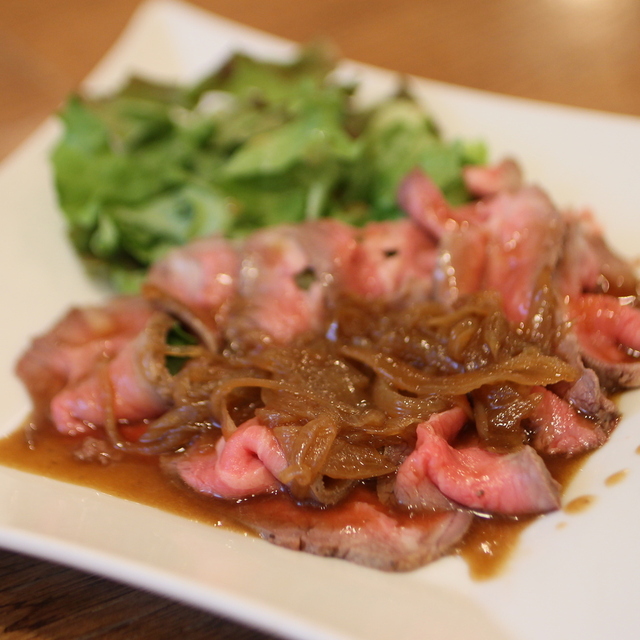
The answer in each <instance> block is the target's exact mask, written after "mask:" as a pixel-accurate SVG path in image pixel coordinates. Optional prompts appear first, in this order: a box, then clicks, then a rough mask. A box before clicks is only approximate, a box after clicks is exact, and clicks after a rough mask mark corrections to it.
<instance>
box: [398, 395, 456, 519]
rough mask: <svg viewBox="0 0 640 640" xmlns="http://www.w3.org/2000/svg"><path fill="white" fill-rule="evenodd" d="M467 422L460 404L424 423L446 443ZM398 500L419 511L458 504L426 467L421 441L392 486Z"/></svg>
mask: <svg viewBox="0 0 640 640" xmlns="http://www.w3.org/2000/svg"><path fill="white" fill-rule="evenodd" d="M466 421H467V414H466V413H465V412H464V411H463V410H462V409H461V408H459V407H455V408H453V409H450V410H448V411H444V412H442V413H437V414H434V415H433V416H431V418H429V420H428V421H427V422H426V423H425V424H426V425H428V428H429V429H431V430H432V431H433V432H434V433H436V434H437V435H438V436H439V437H441V438H443V439H444V440H446V441H447V442H450V441H451V440H453V438H455V436H456V435H457V433H458V432H459V431H460V429H462V427H463V426H464V423H465V422H466ZM393 492H394V496H395V499H396V500H397V502H398V503H399V504H401V505H403V506H405V507H409V508H411V509H418V510H421V511H422V510H433V511H447V510H451V509H454V508H455V506H454V504H453V502H451V500H449V499H448V498H447V497H446V496H445V495H444V494H443V493H442V491H440V489H439V488H438V487H437V486H436V484H435V483H434V482H433V481H432V480H431V478H430V477H429V475H428V474H426V473H425V470H424V452H423V450H421V448H420V435H419V434H418V444H417V445H416V448H415V449H414V451H413V452H411V453H410V454H409V455H408V456H407V457H406V458H405V459H404V461H403V462H402V464H401V465H400V466H399V468H398V472H397V474H396V478H395V484H394V488H393Z"/></svg>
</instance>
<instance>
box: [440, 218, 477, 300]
mask: <svg viewBox="0 0 640 640" xmlns="http://www.w3.org/2000/svg"><path fill="white" fill-rule="evenodd" d="M487 242H488V237H487V232H486V230H485V228H484V227H482V226H479V225H467V226H466V227H463V228H456V229H454V230H452V231H447V232H445V233H444V234H443V236H442V238H441V241H440V245H439V248H438V257H437V260H436V264H435V268H434V271H433V295H434V297H435V299H436V300H438V301H439V302H442V303H443V304H445V305H449V306H450V305H452V304H454V303H455V302H456V301H457V300H458V299H459V298H460V297H461V296H465V295H467V294H470V293H474V292H476V291H479V290H480V289H481V288H482V281H483V278H484V270H485V265H486V259H487Z"/></svg>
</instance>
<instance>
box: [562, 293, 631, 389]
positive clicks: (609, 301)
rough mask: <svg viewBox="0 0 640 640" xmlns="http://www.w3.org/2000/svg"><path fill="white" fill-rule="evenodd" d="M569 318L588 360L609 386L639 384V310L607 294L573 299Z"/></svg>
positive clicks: (580, 347)
mask: <svg viewBox="0 0 640 640" xmlns="http://www.w3.org/2000/svg"><path fill="white" fill-rule="evenodd" d="M568 314H569V320H570V322H571V324H572V326H573V328H574V333H575V335H576V337H577V340H578V344H579V349H580V353H581V355H582V358H583V360H584V362H585V364H586V365H587V366H588V367H591V368H592V369H593V370H594V371H595V372H596V373H597V375H598V378H599V379H600V382H601V384H602V385H603V386H604V387H606V388H608V389H613V390H616V389H625V388H635V387H638V386H640V359H639V356H640V310H639V309H637V308H636V307H634V306H632V305H629V304H623V303H622V302H621V300H620V299H619V298H616V297H614V296H609V295H604V294H585V295H583V296H580V297H579V298H578V299H577V300H574V301H572V302H571V304H570V307H569V312H568Z"/></svg>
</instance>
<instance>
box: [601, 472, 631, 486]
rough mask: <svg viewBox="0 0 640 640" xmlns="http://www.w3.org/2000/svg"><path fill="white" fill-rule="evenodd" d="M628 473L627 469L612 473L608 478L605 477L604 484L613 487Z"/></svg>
mask: <svg viewBox="0 0 640 640" xmlns="http://www.w3.org/2000/svg"><path fill="white" fill-rule="evenodd" d="M628 473H629V469H620V471H616V473H612V474H611V475H610V476H609V477H607V478H606V479H605V481H604V483H605V484H606V485H607V487H613V486H614V485H616V484H618V483H620V482H622V481H623V480H624V479H625V478H626V477H627V474H628Z"/></svg>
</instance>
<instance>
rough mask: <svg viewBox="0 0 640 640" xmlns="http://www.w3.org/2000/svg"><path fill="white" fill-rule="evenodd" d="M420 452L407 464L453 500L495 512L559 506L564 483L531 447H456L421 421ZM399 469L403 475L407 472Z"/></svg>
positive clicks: (419, 478)
mask: <svg viewBox="0 0 640 640" xmlns="http://www.w3.org/2000/svg"><path fill="white" fill-rule="evenodd" d="M417 436H418V439H417V443H416V448H415V451H414V452H413V453H412V454H411V456H409V457H408V458H407V460H405V462H404V463H403V465H402V466H404V465H405V464H408V462H407V461H410V464H411V465H412V466H413V467H414V469H413V473H412V477H413V478H414V480H415V481H417V482H421V481H422V478H427V479H428V480H429V481H431V482H432V483H433V484H434V485H435V486H436V487H437V488H438V489H439V490H440V491H441V492H442V494H443V495H444V496H445V497H446V498H448V499H449V500H451V501H453V502H454V503H457V504H458V505H461V506H463V507H466V508H469V509H474V510H478V511H484V512H487V513H492V514H503V515H525V514H537V513H545V512H548V511H552V510H554V509H558V508H559V506H560V487H559V485H558V483H556V482H555V481H554V480H553V478H552V477H551V475H550V474H549V471H548V470H547V468H546V467H545V465H544V462H543V461H542V459H541V458H540V457H539V456H538V454H537V453H536V452H535V450H534V449H532V448H531V447H529V446H523V447H522V448H520V449H518V450H516V451H514V452H512V453H507V454H500V453H494V452H491V451H487V450H484V449H481V448H480V447H477V446H472V447H466V448H461V449H455V448H453V447H452V446H451V445H449V444H448V443H447V440H446V439H445V438H444V437H442V435H440V434H438V433H437V432H436V430H435V429H433V428H432V427H431V426H430V424H429V422H426V423H422V424H420V425H418V428H417ZM402 466H401V468H400V469H399V471H398V475H399V476H400V475H401V473H403V469H402Z"/></svg>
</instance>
